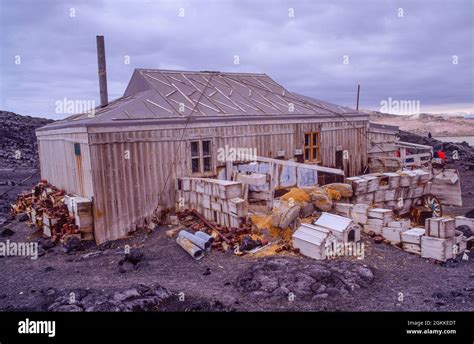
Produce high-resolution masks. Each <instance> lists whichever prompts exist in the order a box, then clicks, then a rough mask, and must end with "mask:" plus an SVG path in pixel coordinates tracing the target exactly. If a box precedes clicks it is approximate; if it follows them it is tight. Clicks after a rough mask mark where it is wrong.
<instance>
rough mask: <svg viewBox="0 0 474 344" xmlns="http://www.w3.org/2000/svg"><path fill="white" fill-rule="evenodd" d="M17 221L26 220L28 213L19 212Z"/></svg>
mask: <svg viewBox="0 0 474 344" xmlns="http://www.w3.org/2000/svg"><path fill="white" fill-rule="evenodd" d="M17 220H18V222H25V221H28V215H27V214H26V213H21V214H19V215H18V216H17Z"/></svg>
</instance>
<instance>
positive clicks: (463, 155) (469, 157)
mask: <svg viewBox="0 0 474 344" xmlns="http://www.w3.org/2000/svg"><path fill="white" fill-rule="evenodd" d="M400 140H401V141H405V142H411V143H416V144H421V145H426V146H431V147H433V150H434V151H439V150H441V151H443V152H444V153H446V158H447V160H448V161H453V160H457V161H459V162H461V163H464V162H465V163H469V162H470V163H471V164H472V163H474V148H473V147H471V146H469V144H468V143H467V142H461V143H453V142H443V141H440V140H437V139H434V138H429V137H426V136H420V135H417V134H413V133H409V132H407V131H402V130H400ZM453 157H454V159H453ZM468 166H472V165H468ZM473 167H474V166H473Z"/></svg>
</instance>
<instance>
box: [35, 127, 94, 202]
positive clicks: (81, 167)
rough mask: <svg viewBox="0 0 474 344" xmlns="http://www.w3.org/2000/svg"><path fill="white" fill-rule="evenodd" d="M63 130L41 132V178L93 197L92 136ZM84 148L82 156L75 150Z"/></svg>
mask: <svg viewBox="0 0 474 344" xmlns="http://www.w3.org/2000/svg"><path fill="white" fill-rule="evenodd" d="M75 130H76V132H73V131H68V130H62V131H51V132H37V138H38V146H39V158H40V169H41V178H42V179H46V180H48V181H49V182H50V183H52V184H53V185H55V186H57V187H58V188H61V189H64V190H66V192H68V193H73V194H77V195H79V196H83V197H87V198H92V197H93V196H94V191H93V187H92V176H91V159H90V154H89V153H90V151H89V144H88V134H87V132H86V131H85V129H83V131H82V132H80V131H78V129H75ZM75 144H78V145H79V147H80V154H79V155H78V154H77V153H79V152H78V151H77V149H75V147H74V146H75Z"/></svg>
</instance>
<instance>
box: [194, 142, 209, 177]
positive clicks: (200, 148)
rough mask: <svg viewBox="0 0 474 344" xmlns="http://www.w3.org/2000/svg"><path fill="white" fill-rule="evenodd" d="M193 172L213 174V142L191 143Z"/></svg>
mask: <svg viewBox="0 0 474 344" xmlns="http://www.w3.org/2000/svg"><path fill="white" fill-rule="evenodd" d="M191 172H192V173H206V172H212V149H211V140H202V141H191Z"/></svg>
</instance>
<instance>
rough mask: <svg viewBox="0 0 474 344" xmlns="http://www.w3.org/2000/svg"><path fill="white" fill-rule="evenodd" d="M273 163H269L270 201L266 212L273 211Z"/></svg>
mask: <svg viewBox="0 0 474 344" xmlns="http://www.w3.org/2000/svg"><path fill="white" fill-rule="evenodd" d="M274 171H275V162H274V161H271V162H270V200H269V201H268V204H267V206H268V210H272V209H273V198H274V193H275V190H274V189H275V184H274V175H275V172H274Z"/></svg>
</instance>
